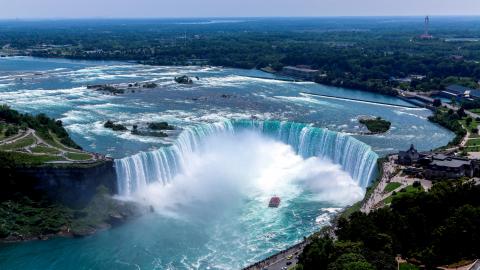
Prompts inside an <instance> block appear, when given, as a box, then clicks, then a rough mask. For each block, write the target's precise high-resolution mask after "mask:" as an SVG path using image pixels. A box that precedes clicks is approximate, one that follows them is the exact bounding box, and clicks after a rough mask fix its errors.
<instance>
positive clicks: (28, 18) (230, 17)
mask: <svg viewBox="0 0 480 270" xmlns="http://www.w3.org/2000/svg"><path fill="white" fill-rule="evenodd" d="M424 16H429V17H443V18H448V17H450V18H452V17H456V18H461V17H470V18H472V17H479V18H480V15H477V14H475V15H474V14H424V15H420V14H416V15H319V16H309V15H306V16H281V15H280V16H268V15H267V16H226V17H218V16H192V17H181V16H178V17H106V16H92V17H6V18H1V17H0V21H60V20H181V19H184V20H185V19H315V18H317V19H321V18H415V17H424Z"/></svg>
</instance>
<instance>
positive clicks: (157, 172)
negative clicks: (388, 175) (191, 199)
mask: <svg viewBox="0 0 480 270" xmlns="http://www.w3.org/2000/svg"><path fill="white" fill-rule="evenodd" d="M242 130H253V131H258V132H259V133H261V134H263V135H266V136H268V137H271V138H273V139H276V140H280V141H282V142H283V143H286V144H288V145H290V146H291V147H292V148H293V149H294V150H295V151H296V152H297V154H299V155H301V156H302V157H304V158H308V157H313V156H317V157H323V158H327V159H329V160H331V161H333V162H334V163H336V164H339V165H340V166H341V167H342V169H343V170H345V171H346V172H347V173H349V174H350V176H351V177H352V178H353V179H354V180H355V181H356V182H357V183H358V184H359V186H361V187H362V188H366V187H367V186H368V185H369V184H370V181H371V179H372V178H373V175H374V172H375V167H376V161H377V158H378V156H377V154H376V153H375V152H373V151H372V149H371V147H370V146H368V145H367V144H365V143H363V142H360V141H359V140H357V139H355V138H353V137H351V136H349V135H346V134H343V133H338V132H334V131H329V130H327V129H322V128H316V127H312V126H309V125H307V124H301V123H294V122H281V121H255V120H233V121H225V122H220V123H209V124H197V125H194V126H190V127H187V128H185V129H184V130H183V131H182V132H181V133H180V135H179V136H178V138H177V139H176V140H175V142H174V143H173V144H172V145H170V146H166V147H162V148H160V149H158V150H154V151H150V152H140V153H138V154H135V155H133V156H129V157H125V158H122V159H116V160H115V168H116V172H117V183H118V191H119V194H120V195H124V196H128V195H131V194H132V193H134V192H135V191H136V190H139V189H142V188H143V187H145V186H147V185H148V184H149V183H151V182H154V181H159V182H162V183H168V182H169V181H170V180H172V179H173V177H174V176H175V175H176V174H177V173H179V172H181V171H182V170H183V169H184V168H186V167H187V166H188V157H189V155H190V154H191V153H192V152H194V151H197V150H198V149H199V148H200V147H201V145H202V141H203V139H204V138H206V137H208V136H211V135H215V134H219V133H224V132H227V133H232V134H234V133H236V132H240V131H242Z"/></svg>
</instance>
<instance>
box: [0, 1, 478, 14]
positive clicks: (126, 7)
mask: <svg viewBox="0 0 480 270" xmlns="http://www.w3.org/2000/svg"><path fill="white" fill-rule="evenodd" d="M392 15H397V16H412V15H422V16H423V15H480V0H0V19H15V18H19V19H26V18H37V19H38V18H178V17H263V16H265V17H302V16H392Z"/></svg>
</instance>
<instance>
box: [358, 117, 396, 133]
mask: <svg viewBox="0 0 480 270" xmlns="http://www.w3.org/2000/svg"><path fill="white" fill-rule="evenodd" d="M359 122H360V124H363V125H365V126H366V127H367V129H368V131H370V132H371V133H372V134H379V133H385V132H387V131H388V130H389V129H390V126H391V125H392V123H390V122H389V121H387V120H384V119H382V118H381V117H377V118H363V119H360V120H359Z"/></svg>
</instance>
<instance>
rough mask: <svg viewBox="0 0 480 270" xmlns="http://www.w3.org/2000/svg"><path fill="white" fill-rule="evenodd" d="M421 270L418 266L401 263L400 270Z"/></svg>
mask: <svg viewBox="0 0 480 270" xmlns="http://www.w3.org/2000/svg"><path fill="white" fill-rule="evenodd" d="M417 269H420V268H418V267H417V266H415V265H413V264H409V263H401V264H400V270H417Z"/></svg>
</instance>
